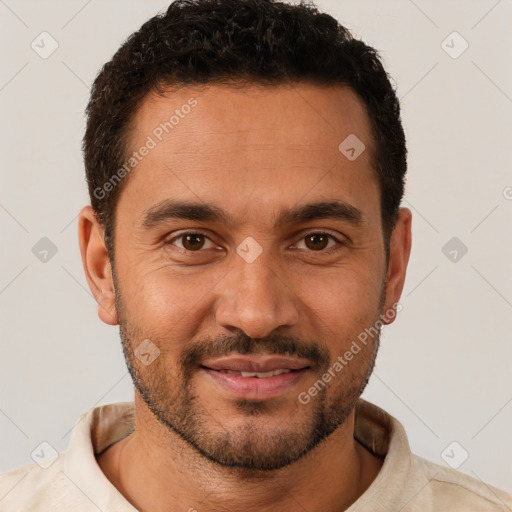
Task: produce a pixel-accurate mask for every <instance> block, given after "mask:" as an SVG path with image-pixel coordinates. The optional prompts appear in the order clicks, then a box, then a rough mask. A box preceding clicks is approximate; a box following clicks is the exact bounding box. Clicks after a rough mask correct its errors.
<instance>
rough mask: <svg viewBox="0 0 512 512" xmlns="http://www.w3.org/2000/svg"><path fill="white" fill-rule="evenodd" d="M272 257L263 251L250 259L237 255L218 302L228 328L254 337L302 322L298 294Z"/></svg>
mask: <svg viewBox="0 0 512 512" xmlns="http://www.w3.org/2000/svg"><path fill="white" fill-rule="evenodd" d="M269 259H270V258H269V257H266V256H264V254H262V255H260V256H259V257H258V258H257V259H256V260H255V261H253V262H252V263H247V262H246V261H244V260H243V259H242V258H239V257H238V255H234V260H235V261H234V265H233V267H232V268H231V271H230V272H229V273H228V274H227V275H226V277H225V280H224V281H223V283H222V288H221V292H220V296H219V298H218V300H217V302H216V310H215V315H216V320H217V323H218V324H219V325H221V326H222V327H224V328H225V329H228V330H233V329H241V330H242V331H244V333H245V334H246V335H247V336H250V337H251V338H264V337H265V336H268V335H269V334H271V333H272V332H273V331H275V330H277V329H279V328H283V327H291V326H293V325H295V324H296V323H297V322H298V318H299V313H298V309H297V304H298V297H297V295H296V294H295V293H294V291H293V289H292V286H291V283H289V282H286V278H285V276H282V275H279V274H280V272H279V270H278V269H277V266H276V265H272V261H269Z"/></svg>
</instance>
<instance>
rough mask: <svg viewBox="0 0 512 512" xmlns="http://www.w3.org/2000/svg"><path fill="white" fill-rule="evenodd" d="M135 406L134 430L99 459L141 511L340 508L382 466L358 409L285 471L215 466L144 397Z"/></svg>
mask: <svg viewBox="0 0 512 512" xmlns="http://www.w3.org/2000/svg"><path fill="white" fill-rule="evenodd" d="M135 406H136V412H137V414H136V417H137V426H136V429H135V431H134V432H133V433H132V434H130V435H129V436H127V437H126V438H125V439H123V440H122V441H119V442H118V443H116V444H114V445H113V446H112V447H111V448H110V449H109V450H107V451H106V452H104V453H103V454H102V455H101V456H100V457H98V464H99V465H100V467H101V469H102V470H103V472H104V473H105V474H106V476H107V478H109V480H111V482H112V483H113V484H114V486H115V487H116V488H117V489H118V490H119V491H120V492H121V494H123V496H124V497H125V498H126V499H127V500H128V501H129V502H130V503H131V504H132V505H133V506H134V507H135V508H137V509H138V510H140V511H142V512H145V511H150V510H151V511H152V512H160V511H164V510H169V509H171V510H190V511H193V510H200V511H201V512H207V511H214V510H215V511H224V510H226V511H227V510H244V511H247V512H253V511H256V510H257V511H258V512H265V511H270V510H272V511H289V510H293V509H304V510H322V511H325V512H335V511H341V510H345V509H346V508H348V507H349V506H350V505H351V504H352V503H354V502H355V501H356V500H357V499H358V498H359V496H360V495H361V494H363V492H364V491H365V490H366V489H367V488H368V487H369V485H370V484H371V482H372V481H373V480H374V478H375V477H376V476H377V474H378V472H379V470H380V467H381V466H382V461H381V460H380V459H377V458H376V457H374V456H373V455H372V454H370V452H368V451H367V450H366V449H365V448H363V447H362V446H361V445H360V444H359V443H358V442H357V441H355V439H354V411H352V412H351V414H350V415H349V417H348V418H347V420H346V421H345V423H344V424H343V425H341V426H340V427H338V429H337V430H336V431H335V432H334V433H333V434H331V435H330V436H329V437H328V438H327V439H325V440H324V441H323V442H322V443H321V444H320V445H319V446H317V447H316V448H315V449H314V450H312V451H311V452H309V453H308V454H306V455H305V456H304V457H302V458H301V459H299V460H298V461H296V462H294V463H292V464H290V465H289V466H286V467H284V468H282V469H279V470H273V471H253V470H247V469H241V468H226V467H222V466H220V465H218V464H216V463H214V462H211V461H209V460H208V459H206V458H205V457H204V456H202V455H201V454H199V453H198V452H197V451H196V450H195V449H194V448H193V447H191V446H190V445H189V444H188V443H186V442H185V441H184V440H183V439H182V438H181V437H179V436H178V435H177V434H175V433H173V432H169V430H168V429H166V428H165V427H164V426H163V425H161V424H160V423H159V422H158V420H156V418H155V417H154V416H153V414H152V413H151V412H150V411H149V410H148V409H147V408H146V406H145V404H144V403H143V402H142V400H141V399H140V397H136V400H135ZM320 489H321V492H319V490H320Z"/></svg>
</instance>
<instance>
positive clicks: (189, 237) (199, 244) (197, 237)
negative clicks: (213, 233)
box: [170, 233, 214, 252]
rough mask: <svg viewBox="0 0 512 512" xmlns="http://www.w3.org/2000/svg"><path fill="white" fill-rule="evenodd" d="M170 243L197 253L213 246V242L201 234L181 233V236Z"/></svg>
mask: <svg viewBox="0 0 512 512" xmlns="http://www.w3.org/2000/svg"><path fill="white" fill-rule="evenodd" d="M170 243H171V244H172V245H176V246H177V247H180V248H181V249H185V250H187V251H191V252H199V251H201V249H209V248H211V247H213V245H214V244H213V242H212V241H211V240H210V239H209V238H208V237H207V236H206V235H203V234H202V233H182V234H181V235H179V236H177V237H175V238H173V239H172V240H171V241H170ZM208 244H210V245H208Z"/></svg>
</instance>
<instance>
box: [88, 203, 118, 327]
mask: <svg viewBox="0 0 512 512" xmlns="http://www.w3.org/2000/svg"><path fill="white" fill-rule="evenodd" d="M78 239H79V242H80V252H81V253H82V264H83V267H84V272H85V277H86V279H87V283H88V284H89V288H90V289H91V292H92V294H93V295H94V298H95V299H96V302H97V303H98V316H99V317H100V319H101V320H102V321H103V322H105V323H106V324H109V325H117V324H118V323H119V322H118V318H117V312H116V305H115V291H114V281H113V279H112V268H111V265H110V260H109V257H108V252H107V248H106V246H105V243H104V231H103V228H102V227H101V225H100V224H99V222H98V220H97V218H96V214H95V213H94V210H93V209H92V207H91V206H86V207H85V208H83V209H82V210H81V212H80V214H79V217H78Z"/></svg>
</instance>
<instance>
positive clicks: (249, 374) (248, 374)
mask: <svg viewBox="0 0 512 512" xmlns="http://www.w3.org/2000/svg"><path fill="white" fill-rule="evenodd" d="M219 371H220V373H229V374H230V375H241V376H242V377H257V378H258V379H265V378H267V377H275V376H276V375H283V374H284V373H290V372H291V370H289V369H287V368H279V369H278V370H270V371H268V372H238V371H235V370H219Z"/></svg>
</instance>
